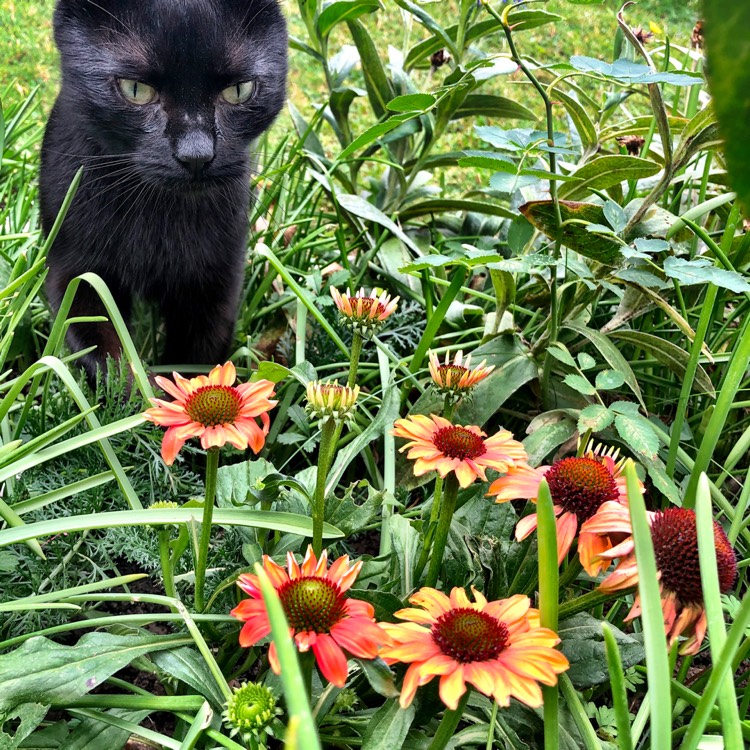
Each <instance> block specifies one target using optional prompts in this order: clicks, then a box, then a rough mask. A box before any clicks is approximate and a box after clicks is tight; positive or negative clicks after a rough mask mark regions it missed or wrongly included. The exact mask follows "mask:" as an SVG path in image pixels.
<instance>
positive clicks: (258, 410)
mask: <svg viewBox="0 0 750 750" xmlns="http://www.w3.org/2000/svg"><path fill="white" fill-rule="evenodd" d="M172 377H173V378H174V381H172V380H169V379H168V378H163V377H160V376H157V378H156V382H157V383H158V385H159V387H160V388H162V389H163V390H164V391H166V392H167V393H168V394H169V395H170V396H172V398H173V399H174V401H165V400H163V399H160V398H153V399H151V403H152V404H153V405H154V406H153V408H151V409H147V410H146V411H145V413H144V415H143V416H144V417H145V418H146V419H148V420H149V421H150V422H153V423H154V424H158V425H159V426H160V427H166V428H167V431H166V432H165V433H164V439H163V440H162V445H161V455H162V458H163V459H164V462H165V463H166V464H167V465H169V466H171V465H172V463H173V462H174V460H175V458H176V457H177V454H178V453H179V452H180V449H181V448H182V446H183V445H184V444H185V442H186V441H187V440H189V439H190V438H192V437H196V438H200V441H201V445H202V446H203V448H204V449H206V450H208V449H209V448H213V447H221V446H223V445H224V444H225V443H230V444H231V445H233V446H234V447H235V448H238V449H240V450H244V449H245V448H247V447H248V446H249V447H250V448H252V450H253V452H254V453H259V452H260V451H261V449H262V448H263V445H264V444H265V441H266V435H267V434H268V429H269V426H270V423H271V422H270V419H269V417H268V414H267V412H269V411H270V410H271V409H273V407H274V406H276V404H277V403H278V402H277V401H272V400H271V397H272V396H273V395H274V391H273V389H274V384H273V383H271V382H270V381H269V380H258V381H256V382H254V383H241V384H240V385H236V386H235V385H234V381H235V380H236V379H237V371H236V370H235V368H234V365H233V364H232V363H231V362H227V363H226V364H224V365H218V366H217V367H214V369H213V370H211V372H210V373H208V375H199V376H198V377H195V378H191V379H189V380H188V379H187V378H183V377H182V376H181V375H180V374H179V373H176V372H173V373H172ZM257 419H260V421H261V424H260V426H259V425H258V423H257V421H256V420H257Z"/></svg>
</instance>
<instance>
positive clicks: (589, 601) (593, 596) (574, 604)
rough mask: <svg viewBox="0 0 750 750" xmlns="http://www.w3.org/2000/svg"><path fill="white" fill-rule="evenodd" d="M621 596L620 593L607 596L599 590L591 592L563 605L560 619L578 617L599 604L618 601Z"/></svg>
mask: <svg viewBox="0 0 750 750" xmlns="http://www.w3.org/2000/svg"><path fill="white" fill-rule="evenodd" d="M619 595H620V592H617V593H612V594H605V593H604V592H603V591H599V590H598V589H594V591H589V592H588V593H587V594H583V596H579V597H576V598H575V599H571V600H570V601H568V602H565V604H561V605H560V619H561V620H564V619H565V618H566V617H572V616H573V615H577V614H578V613H579V612H584V611H586V610H588V609H591V608H592V607H595V606H597V605H598V604H603V603H604V602H606V601H609V600H610V599H616V598H617V597H618V596H619Z"/></svg>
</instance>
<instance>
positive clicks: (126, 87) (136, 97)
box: [117, 78, 159, 104]
mask: <svg viewBox="0 0 750 750" xmlns="http://www.w3.org/2000/svg"><path fill="white" fill-rule="evenodd" d="M117 85H118V86H119V87H120V93H121V94H122V95H123V96H124V97H125V98H126V99H127V100H128V101H129V102H130V103H131V104H151V103H152V102H155V101H156V100H157V99H158V98H159V95H158V94H157V93H156V89H155V88H154V87H153V86H149V85H148V84H147V83H143V81H133V80H131V79H130V78H119V79H118V80H117Z"/></svg>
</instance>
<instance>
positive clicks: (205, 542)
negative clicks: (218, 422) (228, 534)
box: [195, 447, 219, 612]
mask: <svg viewBox="0 0 750 750" xmlns="http://www.w3.org/2000/svg"><path fill="white" fill-rule="evenodd" d="M218 469H219V448H218V447H214V448H209V449H208V452H207V454H206V493H205V498H204V501H203V520H202V521H201V534H200V540H199V542H198V549H197V551H196V556H195V563H196V564H195V611H196V612H203V609H204V606H205V597H204V590H205V584H206V565H207V563H208V549H209V547H210V545H211V521H212V519H213V515H214V499H215V497H216V475H217V472H218Z"/></svg>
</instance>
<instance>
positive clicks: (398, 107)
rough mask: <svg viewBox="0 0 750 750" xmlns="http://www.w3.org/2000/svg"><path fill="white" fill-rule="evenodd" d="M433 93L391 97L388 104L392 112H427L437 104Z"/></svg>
mask: <svg viewBox="0 0 750 750" xmlns="http://www.w3.org/2000/svg"><path fill="white" fill-rule="evenodd" d="M436 101H437V99H435V97H434V96H433V95H432V94H405V95H404V96H397V97H396V98H395V99H391V101H389V102H388V104H387V105H386V106H387V107H388V109H390V110H391V112H425V111H427V110H428V109H431V108H432V107H434V106H435V102H436Z"/></svg>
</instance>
